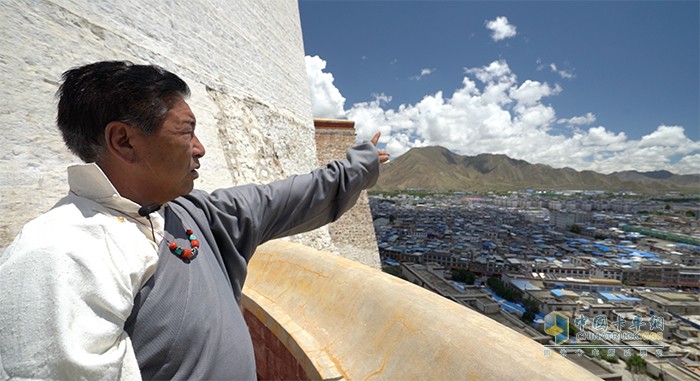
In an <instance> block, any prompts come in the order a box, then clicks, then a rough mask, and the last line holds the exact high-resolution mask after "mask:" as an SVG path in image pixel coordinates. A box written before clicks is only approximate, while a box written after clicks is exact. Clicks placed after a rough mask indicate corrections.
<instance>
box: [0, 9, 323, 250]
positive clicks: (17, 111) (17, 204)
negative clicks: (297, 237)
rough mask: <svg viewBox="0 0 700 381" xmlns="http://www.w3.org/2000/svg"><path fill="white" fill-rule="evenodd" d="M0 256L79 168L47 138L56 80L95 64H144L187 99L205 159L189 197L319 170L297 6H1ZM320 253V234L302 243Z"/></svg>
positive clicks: (54, 136) (56, 138)
mask: <svg viewBox="0 0 700 381" xmlns="http://www.w3.org/2000/svg"><path fill="white" fill-rule="evenodd" d="M0 14H1V15H2V22H0V41H1V42H0V78H1V79H2V86H0V99H2V104H1V106H0V129H1V130H0V131H1V132H2V133H1V134H0V216H1V217H2V218H1V219H0V250H2V249H4V248H5V247H7V245H9V242H10V241H11V240H12V239H13V237H14V236H15V235H16V234H17V233H18V232H19V230H20V228H21V226H22V225H23V224H24V223H25V222H27V221H28V220H30V219H32V218H33V217H35V216H37V215H38V214H40V213H42V212H43V211H46V210H48V209H49V208H50V207H51V206H52V205H53V204H54V203H55V202H56V201H57V200H58V199H59V198H60V197H62V196H63V195H65V194H66V192H67V185H66V181H65V167H66V165H68V164H70V163H74V162H79V160H78V159H77V158H76V157H74V156H72V154H70V153H69V152H68V150H67V149H66V148H65V147H64V145H63V142H62V140H61V137H60V135H59V132H58V129H57V128H56V127H55V117H56V99H55V97H54V94H55V92H56V90H57V87H58V84H59V81H60V76H61V73H62V72H63V71H65V70H67V69H69V68H71V67H74V66H78V65H82V64H86V63H90V62H93V61H98V60H122V59H126V60H131V61H133V62H135V63H153V64H158V65H161V66H163V67H164V68H166V69H168V70H170V71H172V72H174V73H176V74H178V75H180V76H181V77H182V78H183V79H184V80H185V81H186V82H187V83H188V84H189V85H190V87H191V89H192V97H191V99H190V101H189V102H190V105H191V106H192V109H193V111H194V113H195V115H196V116H197V122H198V123H197V128H198V134H199V136H200V139H201V140H202V142H203V144H204V145H205V147H206V149H207V155H206V156H205V157H204V158H203V159H202V170H201V171H200V174H201V177H200V180H198V183H196V184H195V186H196V187H198V188H202V189H206V190H213V189H215V188H217V187H222V186H229V185H232V184H241V183H246V182H252V181H255V182H264V181H269V180H272V179H276V178H280V177H284V176H287V175H290V174H293V173H299V172H306V171H308V170H310V169H312V166H313V163H315V162H316V151H315V143H314V130H313V121H312V117H311V105H310V97H309V94H308V88H307V86H308V85H307V83H306V78H305V75H306V70H305V65H304V49H303V41H302V35H301V26H300V20H299V10H298V5H297V3H296V1H292V0H235V1H227V0H190V1H143V0H118V1H117V0H112V1H90V0H82V1H80V0H36V1H31V0H18V1H2V2H0ZM305 239H306V241H304V242H306V243H307V244H312V245H313V246H316V247H326V248H327V245H328V244H329V241H328V234H327V230H324V229H322V230H321V231H319V232H316V233H315V234H311V235H310V236H307V237H306V238H305Z"/></svg>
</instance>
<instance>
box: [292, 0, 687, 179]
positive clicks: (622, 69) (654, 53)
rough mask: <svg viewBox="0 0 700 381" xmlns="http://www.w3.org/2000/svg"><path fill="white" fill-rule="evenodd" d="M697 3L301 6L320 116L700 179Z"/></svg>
mask: <svg viewBox="0 0 700 381" xmlns="http://www.w3.org/2000/svg"><path fill="white" fill-rule="evenodd" d="M699 4H700V2H698V1H661V2H655V1H514V2H511V1H508V2H506V1H489V2H487V1H308V0H301V1H300V2H299V10H300V15H301V23H302V32H303V35H304V47H305V52H306V55H307V59H306V60H307V72H308V74H309V76H308V77H309V84H310V88H311V95H312V104H313V107H314V114H315V116H318V117H337V118H349V119H353V120H355V121H356V128H357V131H358V137H359V138H360V139H367V138H368V137H369V136H370V135H371V134H372V132H373V131H376V130H381V131H382V135H383V138H382V141H381V142H382V143H383V144H384V145H385V146H386V148H387V149H389V151H390V152H391V153H392V155H393V156H394V157H396V156H398V155H400V154H402V153H403V152H405V151H406V150H408V149H409V148H411V147H415V146H426V145H442V146H445V147H447V148H449V149H450V150H452V151H453V152H456V153H459V154H465V155H476V154H479V153H484V152H490V153H504V154H507V155H509V156H511V157H513V158H518V159H523V160H527V161H530V162H533V163H544V164H549V165H552V166H554V167H565V166H569V167H573V168H576V169H579V170H582V169H592V170H596V171H600V172H604V173H610V172H614V171H619V170H628V169H635V170H641V171H648V170H658V169H667V170H671V171H673V172H676V173H700V111H699V110H700V98H699V96H698V92H699V91H698V89H699V88H700V79H699V71H700V70H699V69H698V68H699V65H700V62H699V55H700V53H699V51H700V41H699V37H698V36H699V35H700V30H699V22H698V20H699V18H700V6H699Z"/></svg>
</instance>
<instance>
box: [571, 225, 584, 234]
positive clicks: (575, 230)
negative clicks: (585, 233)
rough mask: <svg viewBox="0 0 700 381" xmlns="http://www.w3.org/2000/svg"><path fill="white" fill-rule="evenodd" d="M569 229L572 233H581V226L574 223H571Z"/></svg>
mask: <svg viewBox="0 0 700 381" xmlns="http://www.w3.org/2000/svg"><path fill="white" fill-rule="evenodd" d="M569 231H570V232H572V233H574V234H579V233H581V227H580V226H578V225H576V224H573V225H571V229H569Z"/></svg>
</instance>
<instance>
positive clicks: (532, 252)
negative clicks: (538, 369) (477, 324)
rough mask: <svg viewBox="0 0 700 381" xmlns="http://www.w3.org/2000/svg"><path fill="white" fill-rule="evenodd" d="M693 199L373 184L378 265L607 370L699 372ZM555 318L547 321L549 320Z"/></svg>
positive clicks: (614, 373)
mask: <svg viewBox="0 0 700 381" xmlns="http://www.w3.org/2000/svg"><path fill="white" fill-rule="evenodd" d="M698 201H699V199H698V198H697V197H695V198H692V197H691V198H683V197H681V196H680V195H676V194H671V195H668V196H666V197H664V198H648V197H641V196H636V195H629V194H610V193H606V192H591V191H569V192H539V191H522V192H510V193H507V194H501V195H497V194H493V193H490V194H481V195H476V194H466V193H453V194H433V195H429V194H421V193H420V192H413V193H397V194H375V195H372V196H371V197H370V206H371V210H372V215H373V220H374V226H375V233H376V237H377V242H378V247H379V253H380V256H381V258H382V265H383V269H384V270H385V271H386V272H389V273H392V274H394V275H396V276H400V277H402V278H404V279H406V280H408V281H410V282H413V283H415V284H417V285H419V286H421V287H424V288H427V289H429V290H431V291H434V292H436V293H438V294H440V295H442V296H444V297H446V298H449V299H451V300H453V301H455V302H456V303H461V304H463V305H465V306H467V307H469V308H472V309H474V310H476V311H478V312H480V313H482V314H485V315H487V316H489V317H491V318H493V319H495V320H497V321H499V322H500V323H502V324H504V325H506V326H508V327H510V328H512V329H514V330H516V331H518V332H520V333H522V334H524V335H527V336H529V337H531V338H532V339H533V340H537V341H539V342H540V343H542V344H543V345H544V346H545V348H546V349H545V353H543V356H552V355H562V356H566V357H567V358H569V359H570V360H571V361H574V362H576V363H578V364H579V365H581V366H583V367H584V368H586V369H588V370H589V371H591V372H593V373H594V374H597V375H599V376H601V377H602V378H603V379H606V380H618V379H619V380H622V379H623V378H622V374H624V373H625V372H627V371H631V372H633V373H639V374H647V375H648V376H650V377H655V378H657V379H663V380H668V379H674V380H698V379H700V299H699V293H698V291H699V290H700V228H699V227H700V221H699V219H698V211H699V209H698V207H699V205H700V203H699V202H698ZM552 319H554V320H552Z"/></svg>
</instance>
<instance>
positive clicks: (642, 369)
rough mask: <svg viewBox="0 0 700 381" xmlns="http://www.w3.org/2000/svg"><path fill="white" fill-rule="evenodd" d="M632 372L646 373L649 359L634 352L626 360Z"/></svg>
mask: <svg viewBox="0 0 700 381" xmlns="http://www.w3.org/2000/svg"><path fill="white" fill-rule="evenodd" d="M625 362H626V363H627V367H628V368H629V370H630V372H632V373H634V374H641V373H646V367H647V361H646V360H644V359H643V358H642V357H641V356H639V355H637V354H634V355H632V356H631V357H630V358H628V359H627V361H625Z"/></svg>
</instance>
